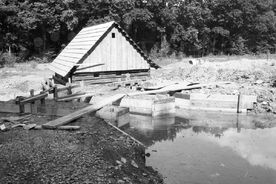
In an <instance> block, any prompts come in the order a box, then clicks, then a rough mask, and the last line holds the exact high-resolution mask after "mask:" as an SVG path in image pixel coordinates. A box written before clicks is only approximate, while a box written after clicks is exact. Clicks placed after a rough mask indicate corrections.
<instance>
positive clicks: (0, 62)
mask: <svg viewBox="0 0 276 184" xmlns="http://www.w3.org/2000/svg"><path fill="white" fill-rule="evenodd" d="M17 61H18V57H16V56H15V55H13V54H11V55H10V54H9V53H3V54H2V55H0V66H9V67H14V65H15V63H16V62H17Z"/></svg>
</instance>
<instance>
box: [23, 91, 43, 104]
mask: <svg viewBox="0 0 276 184" xmlns="http://www.w3.org/2000/svg"><path fill="white" fill-rule="evenodd" d="M47 96H48V94H47V93H43V94H38V95H34V96H32V97H29V98H26V99H24V100H22V101H20V102H19V103H20V104H22V105H24V104H26V103H32V102H34V101H36V100H41V99H42V98H46V97H47Z"/></svg>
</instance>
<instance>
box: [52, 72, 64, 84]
mask: <svg viewBox="0 0 276 184" xmlns="http://www.w3.org/2000/svg"><path fill="white" fill-rule="evenodd" d="M59 74H60V73H59ZM53 79H54V82H55V83H56V84H62V85H65V84H66V81H64V80H62V79H61V78H59V77H57V76H53Z"/></svg>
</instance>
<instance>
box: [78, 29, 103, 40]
mask: <svg viewBox="0 0 276 184" xmlns="http://www.w3.org/2000/svg"><path fill="white" fill-rule="evenodd" d="M103 34H104V32H102V31H97V32H94V33H81V34H77V36H76V37H75V38H74V39H73V41H74V40H85V39H87V38H92V39H95V40H98V39H99V38H100V37H101V36H102V35H103Z"/></svg>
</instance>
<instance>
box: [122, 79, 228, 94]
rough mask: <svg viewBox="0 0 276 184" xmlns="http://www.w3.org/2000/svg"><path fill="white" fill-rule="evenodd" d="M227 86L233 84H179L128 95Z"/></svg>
mask: <svg viewBox="0 0 276 184" xmlns="http://www.w3.org/2000/svg"><path fill="white" fill-rule="evenodd" d="M225 84H231V82H212V83H206V84H196V85H192V86H187V83H183V84H181V83H179V84H174V85H170V86H166V87H164V88H162V89H158V90H150V91H144V92H135V93H128V94H127V95H128V96H134V95H146V94H157V93H165V92H170V91H181V90H190V89H198V88H202V87H207V86H216V85H225Z"/></svg>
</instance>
